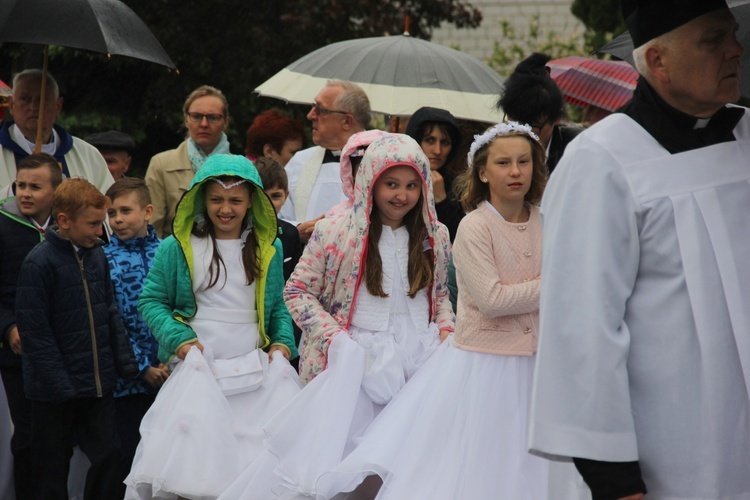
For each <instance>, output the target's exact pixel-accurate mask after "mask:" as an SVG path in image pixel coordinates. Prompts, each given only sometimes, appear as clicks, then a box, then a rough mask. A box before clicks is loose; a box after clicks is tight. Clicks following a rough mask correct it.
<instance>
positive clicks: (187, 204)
mask: <svg viewBox="0 0 750 500" xmlns="http://www.w3.org/2000/svg"><path fill="white" fill-rule="evenodd" d="M225 175H231V176H234V177H240V178H242V179H245V180H247V181H249V182H250V183H251V184H252V185H253V186H254V187H255V192H254V194H253V206H252V208H251V209H250V214H251V215H252V218H253V232H254V233H255V237H256V238H257V241H258V245H259V246H260V247H261V248H265V247H267V246H270V245H271V244H273V240H275V239H276V234H277V225H276V224H277V223H276V210H275V209H274V208H273V204H272V203H271V200H270V199H269V198H268V195H266V192H265V191H264V190H263V183H262V182H261V180H260V175H259V174H258V171H257V170H256V169H255V165H253V163H252V162H251V161H250V160H248V159H247V158H245V157H244V156H240V155H227V154H216V155H212V156H209V157H208V159H207V160H206V162H205V163H204V164H203V166H202V167H201V168H200V169H198V172H197V173H196V174H195V177H194V178H193V181H192V182H191V183H190V186H189V187H188V190H187V192H186V193H185V194H184V195H182V198H181V199H180V202H179V203H178V204H177V209H176V211H175V217H174V222H173V223H172V231H173V234H174V237H175V238H176V239H177V241H178V242H179V243H180V246H181V247H182V249H183V251H184V252H185V257H186V258H187V262H188V266H190V268H191V272H192V262H193V252H192V248H191V247H190V232H191V231H192V229H193V223H194V222H195V216H196V215H198V214H200V213H201V212H202V211H203V209H204V208H205V206H206V202H205V196H204V185H205V184H206V182H208V181H210V180H211V179H213V178H215V177H222V176H225Z"/></svg>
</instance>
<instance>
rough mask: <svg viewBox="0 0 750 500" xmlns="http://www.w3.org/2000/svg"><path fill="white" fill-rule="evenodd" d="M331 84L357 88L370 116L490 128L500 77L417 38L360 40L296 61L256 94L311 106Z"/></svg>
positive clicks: (474, 60) (476, 62)
mask: <svg viewBox="0 0 750 500" xmlns="http://www.w3.org/2000/svg"><path fill="white" fill-rule="evenodd" d="M330 79H339V80H348V81H352V82H355V83H357V84H358V85H360V86H361V87H362V88H363V89H364V90H365V92H366V93H367V96H368V97H369V99H370V106H371V108H372V110H373V112H376V113H383V114H387V115H393V116H405V115H411V114H412V113H414V111H416V110H417V109H419V108H420V107H422V106H431V107H434V108H441V109H445V110H448V111H450V112H451V114H453V116H455V117H456V118H462V119H466V120H476V121H480V122H488V123H494V122H497V121H499V120H501V119H502V111H499V110H497V109H495V107H494V106H495V102H496V101H497V97H498V94H499V93H500V91H501V90H502V88H503V82H504V80H503V78H502V77H501V76H500V75H499V74H498V73H497V72H495V71H494V70H492V69H491V68H490V67H489V66H487V65H486V64H484V63H483V62H482V61H480V60H479V59H477V58H475V57H473V56H471V55H469V54H465V53H463V52H459V51H457V50H454V49H451V48H448V47H444V46H442V45H438V44H435V43H430V42H427V41H424V40H420V39H417V38H412V37H411V36H409V35H408V33H406V34H404V35H398V36H385V37H376V38H360V39H356V40H347V41H344V42H337V43H333V44H330V45H326V46H325V47H322V48H320V49H318V50H316V51H314V52H311V53H310V54H308V55H306V56H304V57H302V58H301V59H298V60H297V61H295V62H293V63H292V64H290V65H289V66H287V67H286V68H284V69H282V70H281V71H279V72H278V73H276V74H275V75H274V76H272V77H271V78H270V79H269V80H267V81H266V82H264V83H263V84H262V85H260V86H259V87H258V88H256V89H255V91H256V92H258V93H259V94H260V95H262V96H267V97H275V98H277V99H283V100H285V101H288V102H293V103H299V104H311V103H312V102H313V99H314V98H315V96H316V95H317V93H318V92H319V91H320V89H322V88H323V86H324V85H325V83H326V82H327V81H328V80H330Z"/></svg>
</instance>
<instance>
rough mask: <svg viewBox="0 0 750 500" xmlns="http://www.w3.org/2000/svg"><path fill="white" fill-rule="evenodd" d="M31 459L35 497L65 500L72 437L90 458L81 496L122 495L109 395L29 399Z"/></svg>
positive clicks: (46, 499) (38, 499) (118, 441)
mask: <svg viewBox="0 0 750 500" xmlns="http://www.w3.org/2000/svg"><path fill="white" fill-rule="evenodd" d="M31 404H32V425H31V463H32V472H33V476H34V491H35V496H36V499H37V500H58V499H59V500H66V499H67V498H68V486H67V481H68V471H69V468H70V457H71V456H72V454H73V450H72V449H71V446H70V445H71V443H72V442H73V437H74V436H75V438H76V440H77V442H78V445H79V446H80V448H81V451H83V453H85V454H86V456H87V457H88V459H89V461H90V462H91V468H90V469H89V471H88V474H87V475H86V486H85V488H84V493H83V494H84V498H87V499H89V498H90V499H97V500H99V499H101V500H108V499H112V500H115V499H118V500H119V499H121V498H122V495H121V493H120V491H121V487H120V481H121V479H120V477H119V476H120V474H119V471H118V469H119V467H118V466H119V461H120V439H119V437H118V435H117V429H116V424H115V405H114V398H113V397H112V394H108V395H106V396H104V397H102V398H78V399H70V400H68V401H63V402H59V403H49V402H41V401H32V403H31Z"/></svg>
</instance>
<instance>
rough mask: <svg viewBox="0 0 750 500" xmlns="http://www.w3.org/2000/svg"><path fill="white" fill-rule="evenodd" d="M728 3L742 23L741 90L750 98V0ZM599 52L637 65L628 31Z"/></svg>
mask: <svg viewBox="0 0 750 500" xmlns="http://www.w3.org/2000/svg"><path fill="white" fill-rule="evenodd" d="M727 5H729V10H731V11H732V14H734V17H735V19H736V20H737V23H738V24H739V25H740V28H739V30H738V31H737V40H739V42H740V44H741V45H742V46H743V47H744V48H745V53H744V55H743V56H742V70H741V71H742V75H741V83H740V92H741V93H742V96H743V97H746V98H750V0H727ZM598 52H600V53H602V54H610V55H613V56H615V57H617V58H619V59H622V60H623V61H627V62H628V63H630V64H631V65H635V64H634V62H633V40H632V39H631V38H630V33H629V32H627V31H626V32H625V33H623V34H622V35H620V36H618V37H617V38H615V39H614V40H612V41H611V42H609V43H607V44H605V45H604V46H602V47H601V48H600V49H599V50H598Z"/></svg>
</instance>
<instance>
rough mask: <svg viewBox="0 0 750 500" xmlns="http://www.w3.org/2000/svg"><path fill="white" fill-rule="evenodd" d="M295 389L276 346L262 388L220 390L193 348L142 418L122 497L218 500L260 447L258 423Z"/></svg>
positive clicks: (291, 371) (293, 377)
mask: <svg viewBox="0 0 750 500" xmlns="http://www.w3.org/2000/svg"><path fill="white" fill-rule="evenodd" d="M299 391H300V385H299V379H298V378H297V374H296V373H295V371H294V369H293V368H292V367H291V365H290V364H289V362H288V361H287V360H286V358H284V356H282V355H281V353H279V352H278V351H277V353H274V356H273V361H272V362H271V363H270V364H269V365H268V369H267V372H266V374H265V377H264V379H263V383H262V386H261V387H259V388H258V389H256V390H254V391H251V392H243V393H239V394H234V395H230V396H226V395H225V394H224V393H223V392H222V391H221V388H220V387H219V385H218V383H217V381H216V379H215V378H214V375H213V374H212V372H211V369H210V368H209V364H208V362H207V360H206V358H205V357H204V355H203V354H202V353H201V352H200V351H199V350H198V349H197V348H196V347H193V348H191V349H190V352H189V353H188V355H187V356H186V357H185V360H184V361H183V362H180V363H178V364H177V366H176V367H175V369H174V371H173V372H172V374H171V375H170V377H169V378H168V379H167V381H166V382H165V384H164V385H163V386H162V388H161V389H160V391H159V394H158V396H157V398H156V401H155V402H154V404H153V405H152V406H151V408H150V409H149V411H148V412H147V413H146V415H145V416H144V418H143V420H142V422H141V428H140V431H141V442H140V443H139V445H138V448H137V450H136V454H135V459H134V461H133V467H132V469H131V471H130V474H129V475H128V477H127V479H126V480H125V483H126V484H127V485H128V489H127V494H126V497H125V498H127V499H146V498H160V499H176V498H187V499H192V500H213V499H216V498H217V497H218V496H219V495H220V494H221V493H222V492H223V491H224V490H225V489H226V488H227V486H229V485H230V484H231V483H232V482H233V481H234V480H235V479H236V478H237V476H238V475H239V474H240V472H241V471H242V470H243V469H244V468H245V467H246V466H247V465H248V464H249V463H250V462H251V461H252V460H254V459H255V458H256V457H258V456H259V455H260V454H261V451H262V450H263V449H264V448H263V431H262V426H263V424H265V423H266V421H267V420H268V419H269V418H270V417H271V416H272V415H274V414H275V413H276V412H277V411H278V410H279V409H280V408H281V407H282V406H284V405H285V404H286V403H287V402H289V401H290V400H291V399H292V398H293V397H294V396H295V395H296V394H297V393H299Z"/></svg>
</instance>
